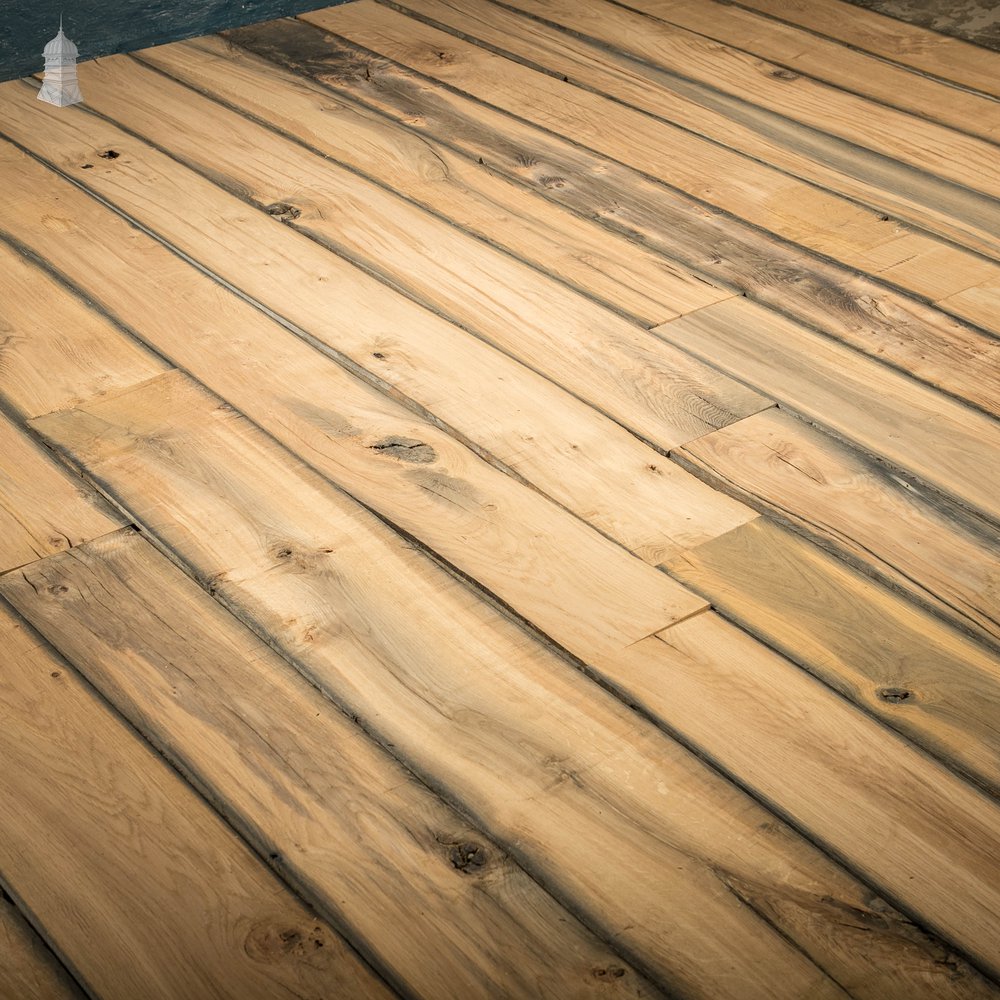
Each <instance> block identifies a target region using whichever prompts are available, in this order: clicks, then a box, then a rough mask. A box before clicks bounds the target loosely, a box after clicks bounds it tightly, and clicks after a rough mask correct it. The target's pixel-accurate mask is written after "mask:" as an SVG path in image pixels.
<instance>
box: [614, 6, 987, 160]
mask: <svg viewBox="0 0 1000 1000" xmlns="http://www.w3.org/2000/svg"><path fill="white" fill-rule="evenodd" d="M630 6H632V7H634V8H636V9H641V10H646V11H648V12H649V13H652V14H655V16H656V17H658V18H661V19H662V20H664V21H669V22H670V23H671V24H676V25H678V26H680V27H682V28H689V29H690V30H692V31H696V32H698V33H699V34H702V35H705V36H707V37H708V38H714V39H715V40H716V41H720V42H725V43H726V44H728V45H733V46H735V47H736V48H739V49H742V50H744V51H746V52H751V53H753V54H754V55H758V56H761V57H762V58H764V59H767V60H769V61H772V62H777V63H780V64H781V65H782V66H784V67H786V68H788V69H792V70H794V71H796V72H801V73H803V74H805V75H807V76H812V77H816V78H817V79H820V80H824V81H826V82H827V83H832V84H835V85H836V86H838V87H841V88H843V89H844V90H848V91H853V92H855V93H859V94H861V95H863V96H865V97H871V98H874V99H875V100H878V101H880V102H881V103H883V104H888V105H890V106H891V107H896V108H899V109H900V110H904V111H910V112H913V113H915V114H917V115H921V116H924V117H928V118H931V119H933V120H935V121H938V122H941V123H942V124H944V125H951V126H953V127H954V128H958V129H961V130H962V131H965V132H969V133H971V134H973V135H978V136H980V137H981V138H984V139H992V140H994V141H995V140H996V138H997V137H998V136H1000V105H998V104H997V103H996V102H995V101H991V100H990V99H989V98H987V97H984V96H983V95H980V94H973V93H970V92H969V91H966V90H960V89H959V88H957V87H952V86H948V85H946V84H944V83H942V82H941V81H939V80H931V79H928V78H927V77H926V76H923V75H921V74H920V73H915V72H913V71H912V70H909V69H905V68H904V67H902V66H897V65H893V64H892V63H889V62H886V61H885V60H882V59H879V58H876V57H875V56H873V55H871V54H869V53H866V52H863V51H860V50H858V49H855V48H849V47H848V46H846V45H842V44H839V43H838V42H836V41H833V40H831V39H829V38H824V37H822V36H821V35H816V34H814V33H812V32H810V31H806V30H803V29H802V28H799V27H796V26H794V25H792V24H789V23H786V22H783V21H779V20H776V19H775V18H773V17H765V16H762V15H761V14H760V13H758V12H756V11H753V10H746V9H743V8H741V7H739V6H737V5H735V4H723V3H720V2H718V0H710V2H707V3H704V2H701V0H642V2H641V3H632V4H631V5H630ZM745 6H746V7H752V6H753V4H752V3H747V4H746V5H745ZM787 6H789V7H791V8H792V10H794V9H795V7H796V5H795V4H791V5H787ZM851 13H852V14H853V11H852V12H851ZM862 16H864V15H862ZM792 19H794V18H790V20H792ZM898 56H899V53H898V52H897V53H895V54H894V58H898ZM998 69H1000V67H998Z"/></svg>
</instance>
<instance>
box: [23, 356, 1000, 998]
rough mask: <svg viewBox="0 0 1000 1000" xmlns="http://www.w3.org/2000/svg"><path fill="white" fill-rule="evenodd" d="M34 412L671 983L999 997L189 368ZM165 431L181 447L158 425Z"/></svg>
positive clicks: (191, 560)
mask: <svg viewBox="0 0 1000 1000" xmlns="http://www.w3.org/2000/svg"><path fill="white" fill-rule="evenodd" d="M36 423H37V424H38V425H39V426H40V427H44V429H45V431H46V433H48V434H50V435H52V436H53V437H55V438H58V440H59V442H60V445H61V446H62V447H64V448H65V449H67V450H70V451H72V452H73V454H74V457H75V460H77V461H79V462H81V463H83V464H84V465H85V466H86V467H87V469H88V470H89V472H90V473H91V474H92V475H93V476H95V477H96V478H98V479H99V480H100V481H101V482H102V483H103V484H104V488H105V489H106V490H108V491H109V492H111V493H113V494H114V495H115V496H116V497H117V498H118V500H119V502H121V503H123V504H125V505H126V506H128V507H129V508H130V509H131V510H134V511H135V512H136V515H137V517H138V518H139V520H140V521H141V522H143V523H144V524H145V525H146V526H147V528H148V529H149V530H150V531H151V532H153V533H154V534H155V535H156V536H157V537H158V539H159V540H160V543H161V544H163V545H166V546H167V547H168V548H170V549H171V550H172V551H173V552H174V553H175V554H176V555H177V556H179V557H181V558H183V559H184V560H185V561H186V562H187V563H188V564H189V565H190V567H191V569H192V571H193V572H195V573H196V574H197V576H198V577H199V578H200V579H202V580H205V581H207V582H208V584H209V586H210V587H211V589H212V591H213V592H214V593H215V594H216V597H217V598H218V599H219V600H221V601H222V602H223V603H224V604H226V605H227V606H228V607H229V608H231V609H232V610H233V611H234V612H235V613H236V614H237V615H238V616H239V617H241V618H242V619H243V620H244V621H246V622H247V623H249V624H252V626H253V627H254V628H255V629H257V630H258V632H259V633H260V634H261V636H262V637H264V638H265V639H266V640H267V641H268V642H269V643H272V644H276V645H277V646H279V647H280V648H281V649H283V650H284V651H285V652H286V653H287V654H289V655H291V656H292V657H293V659H294V663H295V664H296V666H298V667H299V669H301V670H303V671H304V672H306V673H307V675H309V676H310V677H311V678H312V679H313V681H314V682H315V683H317V684H319V685H320V686H321V688H322V689H323V690H324V691H326V692H327V693H328V694H330V695H331V696H332V697H334V698H335V699H336V700H337V701H338V702H339V703H340V704H342V705H343V706H344V708H345V709H346V710H347V711H348V712H349V713H351V714H352V715H354V716H356V717H357V718H358V719H359V720H360V721H362V722H363V724H364V725H365V727H366V728H367V729H368V730H369V731H371V732H373V733H376V734H378V738H379V739H380V740H381V741H383V742H384V743H386V744H387V745H391V746H392V748H393V753H394V754H395V755H397V756H398V757H400V758H401V759H402V760H404V761H405V762H406V763H407V765H408V766H409V767H411V769H413V770H414V771H415V772H416V773H417V774H418V775H421V776H422V777H424V778H425V780H426V781H428V782H429V783H431V784H432V785H433V786H434V787H435V788H436V789H438V790H440V791H441V793H442V794H444V795H446V796H448V797H449V798H450V799H452V800H453V801H456V802H459V803H462V804H463V808H464V809H466V810H467V811H468V812H469V813H471V814H472V815H475V816H477V817H479V818H480V821H481V822H482V824H483V827H484V829H485V830H487V831H488V832H489V833H491V834H492V835H493V836H495V837H496V838H497V839H498V840H499V841H500V842H501V843H502V844H506V845H516V848H517V852H518V857H519V858H520V859H521V860H522V863H524V864H525V866H526V867H527V868H528V870H529V871H531V872H532V873H533V874H534V876H535V877H536V878H537V879H538V880H539V881H540V882H542V883H543V884H544V885H546V886H547V887H548V888H549V889H550V890H551V891H552V892H553V893H554V894H555V895H556V896H557V897H558V898H559V899H561V900H563V901H564V902H565V903H567V905H569V906H570V908H571V909H573V910H574V911H575V912H578V913H581V914H585V915H586V917H587V919H588V921H589V922H590V923H591V924H593V925H594V926H596V927H599V928H600V929H601V931H602V934H604V935H605V936H606V938H607V939H608V940H610V941H612V942H613V943H614V944H615V945H616V946H618V947H621V948H624V949H626V950H627V952H628V953H629V954H632V955H635V956H637V957H638V958H639V959H640V960H641V962H642V964H643V965H644V966H645V967H646V968H647V969H649V970H650V971H651V972H652V973H653V974H654V975H655V976H657V977H658V978H659V979H660V980H661V981H662V982H664V983H665V984H666V985H667V986H668V989H669V990H670V991H672V992H678V993H682V994H684V995H690V996H692V997H713V998H722V997H730V996H732V995H733V992H734V990H738V991H739V993H740V995H741V996H748V997H756V996H774V995H780V996H784V995H787V996H809V997H821V996H822V997H825V996H842V995H843V993H842V991H841V989H840V988H839V987H837V986H835V985H833V983H832V981H831V979H829V978H827V975H826V974H825V973H824V972H822V971H821V969H826V970H828V971H829V975H830V976H832V977H834V978H835V979H836V980H837V981H838V982H844V981H849V982H850V983H851V992H852V995H854V996H858V997H870V998H871V1000H876V998H877V1000H886V998H890V997H901V998H902V997H909V996H913V995H915V994H916V995H925V996H927V997H937V996H941V995H942V992H941V991H944V992H945V993H947V994H949V995H995V991H994V990H993V989H992V988H991V987H990V986H989V985H988V984H986V983H985V982H984V981H983V980H981V979H979V978H978V977H977V976H975V975H974V974H970V972H969V969H968V967H967V966H965V965H964V964H963V963H961V962H958V963H957V964H956V965H955V966H952V965H951V962H952V958H951V957H949V958H947V959H946V964H943V963H942V961H941V959H942V957H943V956H942V952H941V951H940V950H939V949H940V943H939V942H935V941H934V940H933V939H930V938H927V937H925V936H923V934H922V933H921V932H919V931H917V930H916V928H914V927H913V926H912V925H910V924H908V923H907V922H906V921H901V920H900V919H899V917H898V915H897V914H895V913H894V911H892V910H891V909H890V908H888V907H887V906H886V905H885V904H884V902H882V901H873V900H872V898H871V894H870V890H868V889H866V888H862V887H861V886H860V885H859V884H858V883H856V882H854V881H853V880H851V879H849V878H847V877H846V876H845V875H844V873H843V872H839V871H838V869H837V868H836V867H835V866H833V865H831V864H830V863H829V861H828V860H827V859H824V858H823V857H822V855H821V854H819V853H818V852H817V851H816V850H815V848H813V847H811V846H809V845H807V844H806V843H805V842H804V841H802V840H800V839H799V838H797V837H795V836H793V835H792V834H791V832H790V831H789V830H788V829H787V828H786V827H784V826H783V825H782V824H781V823H780V822H778V821H776V820H775V818H774V817H773V816H770V815H769V814H768V813H767V812H766V811H765V810H763V809H761V808H760V807H759V806H758V805H756V804H755V803H753V802H752V801H751V800H750V799H748V798H746V797H744V796H743V795H742V794H741V793H739V792H737V790H736V789H734V788H733V787H732V786H730V785H727V783H726V782H724V781H723V780H722V779H720V778H719V777H718V775H716V774H714V773H713V772H712V771H711V770H710V769H708V768H707V767H705V766H704V765H703V764H702V763H701V762H699V761H698V760H697V759H696V758H694V757H693V756H691V755H690V754H688V753H687V752H686V751H684V750H682V749H681V748H680V746H678V745H677V744H675V743H673V742H671V741H670V740H669V739H667V738H666V737H665V736H664V734H663V733H661V732H659V731H657V730H656V729H654V728H653V727H652V726H650V725H649V724H648V723H647V722H646V721H644V720H643V719H642V718H641V717H640V716H638V715H636V714H635V713H633V712H631V711H630V710H629V709H627V708H626V707H625V706H624V705H622V704H621V703H620V702H619V701H617V700H616V699H614V698H613V697H611V696H610V695H608V694H607V693H606V692H604V691H602V690H601V689H600V688H599V687H597V686H596V685H594V684H592V683H591V682H590V681H588V680H587V679H585V678H584V677H583V676H582V675H581V674H580V673H579V672H577V671H576V670H574V669H572V668H571V667H570V666H569V665H568V664H567V663H566V662H565V661H563V660H560V659H559V658H557V657H556V656H554V655H553V654H552V653H550V652H548V651H547V650H546V649H544V648H543V647H542V646H540V645H539V644H538V643H536V642H534V641H532V640H531V639H530V638H529V637H528V636H527V635H525V634H524V633H523V632H521V631H520V630H518V629H517V628H516V627H514V626H513V625H512V624H511V623H509V622H508V621H506V620H505V619H504V618H503V617H501V616H500V615H499V614H498V613H497V612H496V611H495V610H494V609H492V608H491V607H490V606H488V605H486V604H484V603H483V602H481V601H479V600H477V599H476V598H475V597H474V595H473V594H472V593H471V591H469V590H468V589H467V588H466V587H464V586H462V585H461V584H460V583H459V582H458V581H456V580H454V579H453V578H451V577H449V576H448V575H446V574H445V573H444V572H443V571H442V570H440V569H439V568H438V567H437V566H436V565H435V564H433V563H432V562H430V561H429V560H428V559H426V558H425V557H424V556H423V555H421V554H420V553H419V552H415V551H414V550H413V549H412V547H411V546H409V545H408V544H406V543H405V542H404V541H403V540H402V539H399V538H398V537H396V536H394V535H393V534H392V533H391V532H390V531H389V530H388V529H387V528H386V527H385V525H384V524H382V523H381V522H380V521H378V520H377V519H375V518H373V517H372V516H371V515H369V514H368V513H367V512H365V511H363V510H362V509H360V508H359V507H357V506H356V505H355V504H353V503H352V502H351V501H350V500H349V499H348V498H346V497H345V496H344V495H343V494H341V493H339V492H337V491H335V490H333V489H332V488H331V487H330V486H329V485H328V484H326V483H324V482H323V481H322V480H320V479H319V478H318V477H316V476H315V475H314V474H312V473H311V472H310V471H309V470H308V469H306V468H305V467H303V466H302V465H300V464H298V463H296V462H295V461H293V460H292V458H291V456H289V455H288V454H287V453H284V452H283V451H282V450H281V449H280V448H279V447H278V446H277V445H276V444H275V443H274V442H273V441H271V440H270V439H268V438H267V437H265V436H264V435H262V434H261V433H260V432H259V431H258V430H256V428H254V427H253V426H252V425H250V424H249V423H247V422H246V421H245V420H243V419H242V418H240V417H238V416H237V415H236V414H234V413H233V412H232V411H230V410H229V409H228V408H226V407H224V406H221V405H220V404H219V401H218V400H216V399H213V398H212V397H210V396H208V395H207V394H205V393H204V392H203V391H201V390H199V389H198V388H197V387H196V386H194V385H192V384H191V383H190V382H189V381H186V380H185V379H184V378H183V377H181V376H179V375H175V374H168V375H166V376H164V377H162V378H160V379H157V380H156V381H154V382H151V383H147V385H146V386H144V387H142V388H139V389H135V390H132V391H129V392H126V393H124V394H122V395H121V396H118V397H115V398H113V399H106V400H103V401H98V402H96V403H94V404H93V405H89V404H88V405H86V406H84V407H83V408H80V409H77V410H74V411H63V412H61V413H56V414H51V415H49V416H46V417H42V418H40V419H39V420H38V421H36ZM98 428H100V432H99V433H95V431H96V430H97V429H98ZM167 436H168V437H169V441H170V447H169V448H152V447H149V445H148V442H150V441H154V440H163V439H164V438H165V437H167ZM175 512H182V513H181V514H180V515H178V514H177V513H175ZM876 913H877V914H878V916H876V915H875V914H876ZM845 914H849V915H850V916H849V918H848V919H847V920H845ZM762 916H763V919H762ZM774 927H776V928H778V931H775V930H774V929H773V928H774ZM785 935H788V936H789V937H790V938H791V939H792V940H793V941H794V942H795V945H794V946H793V945H790V944H789V943H788V940H787V939H786V937H785ZM806 955H808V956H810V958H811V961H810V959H807V958H806ZM944 955H947V952H945V953H944ZM813 962H815V963H817V964H813ZM954 970H957V975H956V974H954Z"/></svg>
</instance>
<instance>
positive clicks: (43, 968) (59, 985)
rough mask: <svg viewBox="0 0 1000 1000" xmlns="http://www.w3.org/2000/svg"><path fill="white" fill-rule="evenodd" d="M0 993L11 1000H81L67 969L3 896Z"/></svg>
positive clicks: (0, 902) (0, 938) (0, 935)
mask: <svg viewBox="0 0 1000 1000" xmlns="http://www.w3.org/2000/svg"><path fill="white" fill-rule="evenodd" d="M0 996H3V997H8V998H9V1000H82V998H83V994H82V993H81V992H80V989H79V987H77V985H76V983H75V982H74V981H73V980H72V978H71V977H70V975H69V974H68V973H67V972H66V970H65V968H63V966H62V965H60V964H59V961H58V960H57V959H56V957H55V956H54V955H53V954H52V952H51V951H49V950H48V948H46V947H45V945H44V943H43V942H42V940H41V938H39V936H38V935H37V934H36V933H35V932H34V931H33V930H32V929H31V926H30V925H29V924H28V923H27V921H25V919H24V918H23V917H22V916H21V914H20V913H18V910H17V907H16V906H14V904H13V903H12V902H11V901H10V900H9V899H8V898H7V896H6V895H3V896H2V897H0Z"/></svg>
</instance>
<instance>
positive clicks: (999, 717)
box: [666, 518, 1000, 795]
mask: <svg viewBox="0 0 1000 1000" xmlns="http://www.w3.org/2000/svg"><path fill="white" fill-rule="evenodd" d="M887 527H888V526H887ZM666 568H667V569H668V570H669V571H670V573H671V574H672V575H673V576H675V577H676V578H677V579H678V580H681V581H682V582H683V583H685V584H686V585H687V586H689V587H691V588H692V589H694V590H696V591H698V593H700V594H701V595H702V596H704V597H705V598H706V599H707V600H710V601H711V602H712V606H713V607H714V608H715V609H716V610H718V611H720V612H722V614H724V615H725V617H726V618H728V619H729V620H730V621H733V622H736V623H737V624H738V625H739V626H740V627H741V628H744V629H746V630H747V631H749V632H751V633H752V634H753V635H755V636H757V637H758V638H760V639H762V640H763V641H764V642H766V643H767V645H769V646H771V647H772V648H774V649H776V650H778V651H779V652H780V653H782V654H784V655H785V656H787V657H788V658H789V659H790V660H792V661H794V662H796V663H798V664H800V665H801V666H803V667H805V669H807V670H808V671H809V672H810V673H812V674H815V675H816V676H817V677H819V678H821V679H822V680H824V681H825V682H826V683H827V684H829V685H830V686H831V687H833V688H835V689H836V690H838V691H840V692H841V693H842V694H844V695H846V696H847V697H848V698H850V699H851V701H854V702H856V703H857V704H859V705H861V706H862V707H863V708H865V709H866V710H867V711H868V712H869V713H871V714H872V715H875V716H877V717H878V718H879V719H881V720H882V721H883V722H886V723H887V724H888V725H890V726H892V727H893V728H894V729H896V730H897V731H898V732H900V733H902V734H903V735H905V736H907V737H908V738H909V739H910V740H912V741H913V742H914V743H916V744H918V745H919V746H922V747H924V748H925V749H927V750H929V751H930V752H931V753H933V754H935V755H936V756H937V757H938V758H939V759H940V760H941V761H942V762H943V763H945V764H946V765H948V766H950V767H957V768H958V769H959V770H962V771H964V772H965V773H967V774H969V775H971V776H972V777H973V779H974V780H977V781H978V782H979V783H980V784H981V785H982V786H983V787H984V788H985V789H986V790H987V791H989V792H990V793H991V794H993V795H996V794H997V793H998V792H1000V656H998V655H996V654H992V655H991V654H989V653H987V652H985V651H984V650H983V648H982V647H981V646H978V645H977V644H976V643H974V642H971V641H970V640H968V639H966V638H965V637H964V636H962V635H961V634H960V633H958V632H957V631H955V630H954V629H951V628H949V627H948V626H946V625H944V624H943V623H942V622H940V621H939V620H937V619H936V618H934V617H932V616H931V615H929V614H927V613H926V612H924V611H922V610H920V609H919V608H917V607H915V606H914V605H913V604H911V603H909V602H908V601H906V600H905V599H904V598H901V597H899V596H897V595H896V594H894V593H893V592H892V591H890V590H887V589H886V588H884V587H880V586H879V585H878V584H876V583H874V582H872V581H871V580H869V579H868V578H866V577H865V576H863V575H862V574H860V573H858V572H857V571H855V570H852V569H850V568H848V567H847V566H845V565H844V564H843V563H841V562H839V561H838V560H837V559H835V558H833V557H831V556H829V555H827V554H826V553H825V552H823V551H822V550H821V549H819V548H817V547H816V546H815V545H812V544H810V543H809V542H807V541H804V540H802V539H801V538H799V537H797V536H796V535H794V534H792V533H791V532H789V531H788V530H786V529H783V528H781V527H780V526H778V525H777V524H775V523H774V522H773V521H771V520H769V519H767V518H759V519H758V520H756V521H755V522H753V523H752V524H748V525H745V526H743V527H740V528H737V529H736V530H735V531H732V532H730V533H729V534H728V535H723V536H722V537H721V538H717V539H714V540H713V541H711V542H708V543H707V544H705V545H701V546H699V547H698V548H696V549H694V550H692V551H689V552H685V553H684V554H683V555H681V556H679V557H678V558H676V559H675V560H673V561H672V562H670V563H669V564H668V565H667V567H666Z"/></svg>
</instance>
